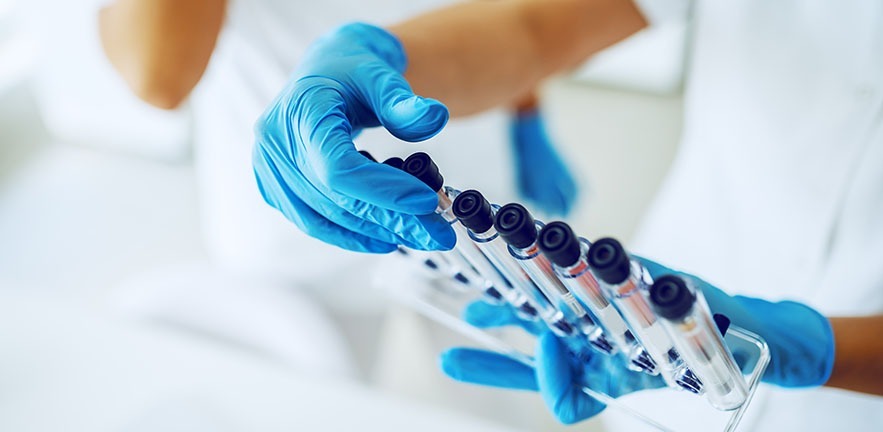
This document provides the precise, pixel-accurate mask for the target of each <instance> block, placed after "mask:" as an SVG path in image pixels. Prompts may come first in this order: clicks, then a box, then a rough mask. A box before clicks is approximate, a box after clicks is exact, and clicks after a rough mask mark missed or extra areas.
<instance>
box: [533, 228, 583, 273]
mask: <svg viewBox="0 0 883 432" xmlns="http://www.w3.org/2000/svg"><path fill="white" fill-rule="evenodd" d="M537 244H538V245H539V247H540V250H541V251H543V254H544V255H546V257H548V258H549V260H551V261H552V262H553V263H555V264H557V265H558V266H560V267H570V266H572V265H574V264H576V262H577V261H579V255H580V252H581V250H580V244H579V238H578V237H577V236H576V234H575V233H574V232H573V230H572V229H570V225H567V224H566V223H564V222H550V223H549V224H547V225H546V226H544V227H543V229H541V230H540V235H539V237H538V239H537Z"/></svg>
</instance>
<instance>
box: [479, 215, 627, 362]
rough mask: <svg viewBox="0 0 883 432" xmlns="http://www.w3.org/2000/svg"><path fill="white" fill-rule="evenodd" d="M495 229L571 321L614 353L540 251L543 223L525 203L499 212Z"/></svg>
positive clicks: (603, 349)
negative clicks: (540, 233) (539, 233)
mask: <svg viewBox="0 0 883 432" xmlns="http://www.w3.org/2000/svg"><path fill="white" fill-rule="evenodd" d="M494 228H496V230H497V232H499V233H500V237H502V238H503V240H504V241H505V242H506V243H507V244H508V245H509V253H510V254H511V255H512V256H513V257H515V258H516V261H517V262H518V264H519V265H520V266H521V268H522V269H524V271H525V272H527V274H528V275H529V276H530V278H531V279H532V280H533V281H534V283H535V284H536V285H537V287H539V288H540V289H541V290H542V291H543V293H544V294H546V297H548V298H550V299H553V301H554V302H555V303H556V304H557V305H558V307H559V308H560V309H561V310H562V311H564V313H565V315H566V316H568V318H569V319H570V320H571V321H572V322H576V323H579V324H578V325H579V327H580V329H581V330H582V332H583V333H585V335H586V336H587V337H588V339H589V342H590V343H591V344H592V346H593V347H595V348H597V349H598V350H599V351H601V352H604V353H606V354H611V353H613V352H614V351H615V350H616V346H615V345H613V344H612V343H611V342H610V341H609V340H608V338H607V335H605V334H604V330H603V329H602V328H601V327H599V326H597V325H596V324H595V321H594V320H593V319H592V317H591V316H590V315H589V314H588V313H587V312H586V309H585V308H584V307H583V305H582V304H581V303H580V302H579V300H577V299H576V297H574V295H573V293H572V292H570V290H569V289H568V288H567V287H566V286H564V284H563V283H561V281H560V280H559V279H558V277H557V276H556V275H555V271H554V270H553V269H552V263H551V262H550V261H549V259H548V258H547V257H546V256H545V255H543V254H541V253H540V248H539V245H538V244H537V237H538V231H539V230H540V229H541V228H542V223H539V222H537V221H535V220H534V218H533V217H532V216H531V215H530V212H528V211H527V209H525V208H524V207H523V206H522V205H520V204H516V203H511V204H506V205H505V206H503V207H502V208H500V211H498V212H497V215H496V218H495V220H494Z"/></svg>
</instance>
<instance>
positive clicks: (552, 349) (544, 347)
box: [536, 333, 605, 424]
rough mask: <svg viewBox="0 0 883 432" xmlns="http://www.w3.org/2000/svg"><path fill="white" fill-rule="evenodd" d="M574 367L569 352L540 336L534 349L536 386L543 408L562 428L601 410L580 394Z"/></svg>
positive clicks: (553, 339)
mask: <svg viewBox="0 0 883 432" xmlns="http://www.w3.org/2000/svg"><path fill="white" fill-rule="evenodd" d="M574 367H575V366H574V365H573V364H572V361H571V354H570V352H569V351H568V350H567V348H566V347H565V346H564V344H563V343H562V342H561V341H560V340H559V339H558V338H557V337H555V335H553V334H552V333H546V334H544V335H542V336H540V338H539V340H538V342H537V349H536V376H537V384H538V385H539V387H540V395H542V397H543V401H544V402H545V403H546V406H547V407H548V408H549V409H550V410H551V411H552V413H554V414H555V417H556V418H557V419H558V420H559V421H560V422H561V423H564V424H573V423H576V422H578V421H581V420H585V419H587V418H589V417H592V416H594V415H596V414H598V413H600V412H601V411H602V410H604V408H605V405H604V404H602V403H601V402H598V401H597V400H595V399H593V398H591V397H589V396H588V395H586V394H585V393H583V391H582V385H581V384H580V382H579V375H578V374H576V373H574Z"/></svg>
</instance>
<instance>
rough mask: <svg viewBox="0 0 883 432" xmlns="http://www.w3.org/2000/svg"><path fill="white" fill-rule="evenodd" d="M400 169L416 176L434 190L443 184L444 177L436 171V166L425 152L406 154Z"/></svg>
mask: <svg viewBox="0 0 883 432" xmlns="http://www.w3.org/2000/svg"><path fill="white" fill-rule="evenodd" d="M402 169H404V170H405V172H406V173H408V174H411V175H412V176H414V177H417V179H419V180H420V181H422V182H423V183H425V184H426V185H427V186H429V187H430V188H431V189H432V190H434V191H437V190H439V189H441V187H442V186H444V184H445V178H444V177H442V175H441V173H439V172H438V166H437V165H436V164H435V162H433V161H432V158H430V157H429V155H428V154H426V153H423V152H418V153H414V154H412V155H411V156H408V158H407V159H405V164H404V166H403V167H402Z"/></svg>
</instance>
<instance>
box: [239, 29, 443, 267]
mask: <svg viewBox="0 0 883 432" xmlns="http://www.w3.org/2000/svg"><path fill="white" fill-rule="evenodd" d="M406 62H407V59H406V58H405V53H404V50H403V48H402V46H401V44H400V42H399V41H398V39H396V37H395V36H393V35H392V34H390V33H388V32H386V31H385V30H383V29H381V28H378V27H374V26H370V25H367V24H358V23H357V24H349V25H346V26H343V27H340V28H338V29H337V30H335V31H333V32H331V33H329V34H328V35H326V36H325V37H323V38H322V39H319V40H318V41H317V42H316V43H314V44H313V45H312V46H311V47H310V49H309V51H308V52H307V54H306V55H305V58H304V60H303V62H302V64H301V66H300V67H299V68H298V70H297V71H296V72H295V74H294V76H293V77H292V79H291V80H290V82H289V83H288V85H287V86H286V87H285V89H283V90H282V92H281V93H280V94H279V95H278V96H277V97H276V99H275V100H274V101H273V103H272V104H271V105H270V106H269V108H267V110H266V111H265V112H264V113H263V115H261V117H260V119H259V120H258V122H257V124H256V125H255V139H256V143H255V147H254V155H253V166H254V172H255V177H256V179H257V183H258V187H259V189H260V192H261V195H262V196H263V197H264V200H265V201H266V202H267V203H269V204H270V205H271V206H273V207H275V208H276V209H278V210H280V211H281V212H282V214H283V215H285V217H286V218H288V219H289V220H290V221H292V222H294V224H295V225H297V226H298V227H299V228H300V229H301V230H303V231H304V232H306V233H307V234H309V235H311V236H313V237H316V238H318V239H320V240H322V241H325V242H327V243H330V244H334V245H337V246H340V247H342V248H345V249H350V250H355V251H360V252H376V253H384V252H391V251H393V250H395V248H396V246H397V245H399V244H402V245H405V246H408V247H410V248H413V249H420V250H436V249H450V248H452V247H453V245H454V241H455V238H454V233H453V230H452V229H451V228H450V226H449V225H448V224H447V223H446V222H444V220H442V218H441V217H440V216H438V215H436V214H434V211H435V208H436V206H437V204H438V197H437V195H436V192H435V191H433V190H430V188H429V187H427V186H426V185H425V184H423V183H422V182H420V181H419V180H417V179H416V178H414V177H412V176H410V175H408V174H406V173H404V172H402V171H400V170H397V169H395V168H392V167H390V166H387V165H383V164H379V163H376V162H372V161H370V160H369V159H367V158H366V157H364V156H362V155H361V154H359V153H358V152H357V151H356V149H355V146H354V145H353V142H352V140H353V138H354V137H355V136H356V135H357V134H358V133H359V131H361V130H362V129H363V128H368V127H376V126H383V127H385V128H386V129H387V130H389V132H390V133H392V134H393V135H395V136H396V137H398V138H400V139H402V140H405V141H422V140H426V139H428V138H430V137H432V136H433V135H435V134H436V133H438V132H439V131H440V130H441V129H442V128H443V127H444V125H445V123H446V122H447V120H448V111H447V108H445V106H444V105H442V104H441V103H439V102H438V101H435V100H432V99H425V98H422V97H419V96H416V95H415V94H414V93H413V92H412V91H411V88H410V86H409V85H408V83H407V82H406V81H405V79H404V77H403V76H402V72H403V71H404V70H405V66H406Z"/></svg>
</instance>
